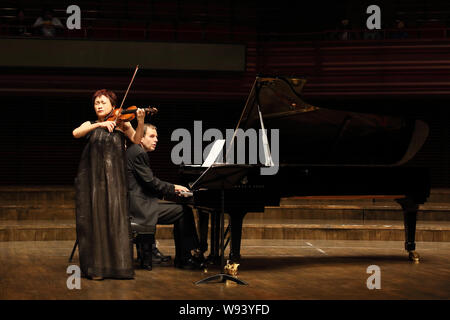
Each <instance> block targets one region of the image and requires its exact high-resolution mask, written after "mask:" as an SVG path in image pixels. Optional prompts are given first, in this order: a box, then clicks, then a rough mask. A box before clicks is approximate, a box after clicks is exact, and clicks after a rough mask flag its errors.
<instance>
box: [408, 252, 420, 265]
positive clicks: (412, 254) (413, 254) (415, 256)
mask: <svg viewBox="0 0 450 320" xmlns="http://www.w3.org/2000/svg"><path fill="white" fill-rule="evenodd" d="M409 260H410V261H413V262H414V263H419V260H420V256H419V254H418V253H417V252H416V251H409Z"/></svg>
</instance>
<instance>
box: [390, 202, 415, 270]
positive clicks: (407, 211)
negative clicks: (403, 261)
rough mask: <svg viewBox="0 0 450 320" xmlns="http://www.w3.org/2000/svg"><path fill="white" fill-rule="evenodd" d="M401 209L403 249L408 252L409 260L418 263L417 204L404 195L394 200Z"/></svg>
mask: <svg viewBox="0 0 450 320" xmlns="http://www.w3.org/2000/svg"><path fill="white" fill-rule="evenodd" d="M396 201H397V202H398V203H399V204H400V205H401V206H402V209H403V218H404V225H405V249H406V250H407V251H408V253H409V260H411V261H413V262H415V263H418V262H419V260H420V257H419V254H418V253H417V252H416V251H415V250H416V243H415V238H416V221H417V210H418V209H419V205H418V204H417V203H416V202H415V201H414V200H413V199H412V198H411V197H406V198H402V199H397V200H396Z"/></svg>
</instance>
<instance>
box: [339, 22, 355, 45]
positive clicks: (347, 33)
mask: <svg viewBox="0 0 450 320" xmlns="http://www.w3.org/2000/svg"><path fill="white" fill-rule="evenodd" d="M338 30H339V32H338V40H353V39H355V35H354V34H353V32H352V26H351V24H350V20H349V19H343V20H341V23H340V24H339V27H338Z"/></svg>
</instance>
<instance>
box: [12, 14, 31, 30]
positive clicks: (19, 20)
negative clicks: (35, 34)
mask: <svg viewBox="0 0 450 320" xmlns="http://www.w3.org/2000/svg"><path fill="white" fill-rule="evenodd" d="M12 27H13V29H12V34H13V35H15V36H29V35H31V33H30V32H29V30H28V26H27V24H26V21H25V11H24V10H23V9H22V8H18V9H17V12H16V17H15V19H14V22H13V24H12Z"/></svg>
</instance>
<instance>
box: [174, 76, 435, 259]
mask: <svg viewBox="0 0 450 320" xmlns="http://www.w3.org/2000/svg"><path fill="white" fill-rule="evenodd" d="M305 83H306V80H304V79H301V78H292V77H278V76H269V77H265V76H261V77H257V78H256V80H255V82H254V84H253V86H252V89H251V92H250V94H249V97H248V99H247V102H246V105H245V107H244V110H243V111H242V114H241V118H240V119H239V123H238V125H237V126H236V129H238V128H240V129H243V130H246V129H248V128H255V129H260V128H263V129H266V131H265V132H267V136H266V137H265V138H266V139H265V140H264V139H263V141H266V143H264V146H263V147H262V150H263V151H264V153H265V155H266V156H268V157H269V159H266V161H265V162H264V163H257V164H254V163H253V164H251V163H250V164H249V163H244V164H242V163H241V164H235V163H227V162H226V161H225V163H218V164H214V165H213V166H211V167H209V168H207V169H205V168H202V167H192V166H181V167H180V173H181V175H182V177H183V180H184V182H186V183H190V182H191V183H192V182H193V181H195V182H197V183H195V184H194V185H192V184H191V186H193V190H192V191H193V192H192V194H193V197H192V198H191V204H192V205H193V206H195V207H196V208H198V209H199V211H200V212H201V215H200V217H201V218H202V217H203V218H202V219H201V221H200V229H201V233H203V235H204V234H205V232H206V233H207V231H208V230H207V229H205V228H207V227H208V224H207V223H205V220H204V217H205V212H207V213H211V219H212V223H211V226H212V228H211V241H210V246H211V247H210V252H211V254H210V259H212V260H214V259H215V258H218V257H219V256H221V257H222V261H223V256H224V252H225V251H224V245H223V244H222V246H221V248H220V246H219V239H220V236H219V235H220V233H221V231H220V230H222V229H221V228H223V226H222V225H221V224H220V223H219V222H220V221H218V218H217V217H218V216H219V213H220V212H222V215H223V213H227V214H228V215H229V226H228V229H227V231H226V232H225V235H226V234H230V233H231V247H230V256H229V259H230V261H231V262H239V260H240V258H241V255H240V247H241V235H242V224H243V219H244V217H245V215H246V213H247V212H262V211H264V207H265V206H278V205H279V204H280V199H281V198H283V197H292V196H333V195H337V196H350V197H351V196H362V195H367V196H373V195H385V196H391V197H392V198H393V199H395V200H396V201H397V203H398V204H399V205H400V206H401V208H402V209H403V215H404V226H405V249H406V250H407V251H408V253H409V259H410V260H412V261H416V262H418V261H419V255H418V254H417V253H416V251H415V231H416V215H417V210H418V206H419V205H420V204H423V203H425V201H426V200H427V198H428V196H429V193H430V178H429V172H428V169H427V168H423V167H413V166H408V165H407V163H408V161H409V160H411V159H412V158H413V157H414V155H415V154H416V153H417V152H418V151H419V150H420V148H421V147H422V145H423V144H424V142H425V141H426V139H427V136H428V131H429V129H428V125H427V124H426V123H424V122H423V121H421V120H416V119H411V118H409V117H400V116H392V115H383V114H377V113H363V112H353V111H344V110H336V109H326V108H321V107H316V106H312V105H310V104H308V103H306V102H304V101H303V99H302V98H301V92H302V89H303V87H304V85H305ZM273 129H278V130H279V131H278V133H279V139H278V140H276V141H270V143H269V136H270V135H269V134H268V133H269V132H270V130H273ZM263 132H264V131H263ZM272 138H273V137H272ZM235 140H236V139H233V140H232V141H231V142H230V143H229V144H228V145H226V150H224V153H225V160H227V154H232V153H233V152H230V150H234V149H233V148H237V147H236V142H235ZM272 140H274V139H272ZM274 142H276V144H277V145H276V146H275V145H274ZM275 149H277V150H276V151H277V152H276V154H275V152H274V150H275ZM235 151H236V150H235ZM247 159H248V157H247ZM263 168H267V169H270V168H272V169H275V168H276V169H275V170H274V172H275V171H276V173H275V174H266V175H264V174H261V173H262V171H261V169H263ZM206 170H208V175H209V177H210V179H206V180H205V181H206V183H204V184H202V183H201V179H200V183H198V182H199V177H202V176H205V173H206V172H205V171H206ZM211 181H213V183H211ZM222 218H223V217H222ZM219 228H220V229H219ZM203 237H204V236H203ZM222 238H223V232H222ZM222 241H223V240H222ZM229 241H230V239H228V241H227V243H226V244H225V246H227V245H228V243H229ZM219 249H220V250H219Z"/></svg>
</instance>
